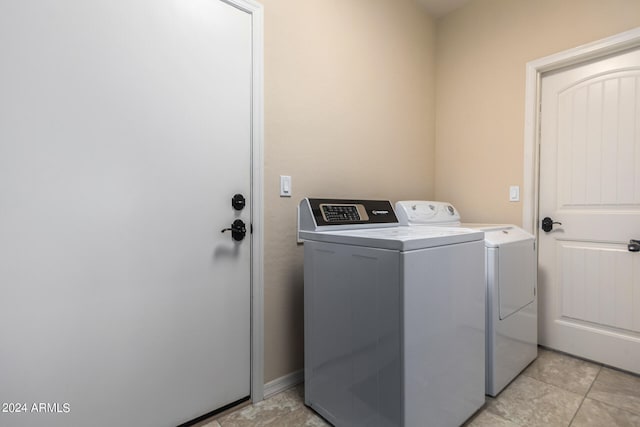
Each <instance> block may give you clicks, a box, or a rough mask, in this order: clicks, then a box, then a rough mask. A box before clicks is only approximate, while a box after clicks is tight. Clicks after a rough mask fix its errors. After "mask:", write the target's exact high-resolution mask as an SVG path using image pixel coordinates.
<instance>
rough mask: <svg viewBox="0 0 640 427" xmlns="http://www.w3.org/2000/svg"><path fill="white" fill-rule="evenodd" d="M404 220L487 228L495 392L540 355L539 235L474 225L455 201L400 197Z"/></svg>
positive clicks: (490, 385) (489, 373)
mask: <svg viewBox="0 0 640 427" xmlns="http://www.w3.org/2000/svg"><path fill="white" fill-rule="evenodd" d="M396 212H397V214H398V218H399V222H400V224H402V225H409V226H446V227H454V226H460V227H465V228H472V229H475V230H480V231H484V233H485V237H484V243H485V263H486V273H485V274H486V289H487V296H486V297H487V317H486V334H487V337H486V339H487V346H486V352H487V354H486V393H487V394H488V395H491V396H496V395H497V394H498V393H500V391H501V390H502V389H503V388H504V387H506V386H507V384H509V383H510V382H511V381H512V380H513V379H514V378H515V377H516V376H518V374H519V373H520V372H522V371H523V370H524V369H525V368H526V367H527V366H528V365H529V364H530V363H531V362H532V361H533V360H535V359H536V357H537V356H538V319H537V317H538V316H537V312H538V310H537V298H536V284H537V267H536V266H537V254H536V243H535V237H534V236H533V235H531V234H530V233H527V232H526V231H525V230H523V229H521V228H519V227H517V226H515V225H509V224H469V223H461V222H460V214H459V213H458V211H457V210H456V209H455V208H454V207H453V205H451V204H450V203H445V202H434V201H400V202H397V203H396Z"/></svg>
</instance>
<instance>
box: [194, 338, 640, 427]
mask: <svg viewBox="0 0 640 427" xmlns="http://www.w3.org/2000/svg"><path fill="white" fill-rule="evenodd" d="M486 399H487V400H486V404H485V405H484V407H483V408H482V409H481V410H480V411H478V413H477V414H476V415H475V416H474V417H472V418H471V419H470V420H469V421H467V423H466V424H465V427H522V426H545V427H552V426H558V427H567V426H572V427H578V426H580V427H591V426H593V427H614V426H620V427H622V426H624V427H631V426H635V427H639V426H640V377H638V376H635V375H631V374H627V373H624V372H620V371H616V370H614V369H610V368H607V367H604V366H602V365H599V364H596V363H591V362H586V361H584V360H581V359H576V358H573V357H571V356H567V355H565V354H561V353H557V352H554V351H550V350H545V349H543V348H540V349H539V352H538V359H536V361H534V362H533V363H532V364H531V365H530V366H529V367H528V368H527V369H525V371H524V372H523V373H522V374H520V376H519V377H518V378H516V379H515V380H514V381H513V382H512V383H511V384H510V385H509V386H508V387H507V388H506V389H504V390H503V391H502V393H500V394H499V395H498V396H497V397H496V398H495V399H494V398H491V397H488V396H487V398H486ZM424 425H425V427H428V421H427V420H425V424H424ZM254 426H273V427H275V426H277V427H301V426H306V427H316V426H318V427H320V426H329V424H328V423H327V422H325V421H324V420H323V419H322V418H321V417H319V416H318V415H316V414H315V412H313V411H312V410H311V409H309V408H307V407H306V406H305V405H304V388H303V386H302V385H299V386H296V387H294V388H292V389H289V390H287V391H284V392H282V393H279V394H277V395H275V396H272V397H270V398H269V399H266V400H264V401H262V402H259V403H257V404H255V405H249V406H246V407H244V408H242V409H239V410H237V411H235V412H232V413H230V414H227V415H225V416H223V417H221V418H218V419H216V420H215V421H211V422H209V423H207V424H205V425H204V426H203V427H254Z"/></svg>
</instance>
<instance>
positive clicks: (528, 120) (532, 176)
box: [522, 27, 640, 238]
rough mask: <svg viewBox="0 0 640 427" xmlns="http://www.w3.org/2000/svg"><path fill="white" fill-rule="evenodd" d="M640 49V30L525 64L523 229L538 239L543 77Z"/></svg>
mask: <svg viewBox="0 0 640 427" xmlns="http://www.w3.org/2000/svg"><path fill="white" fill-rule="evenodd" d="M638 46H640V27H638V28H634V29H632V30H629V31H625V32H623V33H620V34H616V35H614V36H611V37H607V38H604V39H601V40H597V41H595V42H592V43H588V44H585V45H582V46H578V47H576V48H573V49H569V50H565V51H563V52H560V53H556V54H553V55H549V56H545V57H543V58H540V59H536V60H534V61H530V62H527V65H526V89H525V106H524V180H523V198H522V226H523V228H524V229H525V230H527V231H529V232H531V233H532V234H533V235H535V236H536V238H537V236H538V226H537V224H538V222H539V212H538V206H539V198H540V188H539V184H540V129H541V124H540V108H541V95H540V88H541V82H542V74H543V73H546V72H549V71H554V70H558V69H560V68H563V67H567V66H571V65H576V64H580V63H583V62H587V61H591V60H594V59H598V58H602V57H605V56H607V55H611V54H613V53H616V52H620V51H623V50H626V49H630V48H634V47H638Z"/></svg>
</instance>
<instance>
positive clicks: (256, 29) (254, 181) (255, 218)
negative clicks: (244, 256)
mask: <svg viewBox="0 0 640 427" xmlns="http://www.w3.org/2000/svg"><path fill="white" fill-rule="evenodd" d="M221 1H223V2H225V3H228V4H230V5H231V6H234V7H236V8H238V9H240V10H242V11H244V12H246V13H248V14H250V15H251V48H252V49H251V68H252V70H251V76H252V77H251V78H252V81H251V196H250V197H251V230H252V232H251V302H250V303H251V331H250V336H251V350H250V352H251V355H250V357H251V362H250V364H251V384H250V393H251V401H252V402H254V403H256V402H259V401H261V400H263V399H264V320H263V319H264V8H263V6H262V4H260V3H258V2H257V1H254V0H221Z"/></svg>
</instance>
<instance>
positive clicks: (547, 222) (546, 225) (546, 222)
mask: <svg viewBox="0 0 640 427" xmlns="http://www.w3.org/2000/svg"><path fill="white" fill-rule="evenodd" d="M553 224H558V225H562V223H561V222H558V221H554V220H552V219H551V218H549V217H548V216H547V217H544V219H543V220H542V229H543V230H544V231H546V232H547V233H548V232H549V231H551V230H553Z"/></svg>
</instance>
